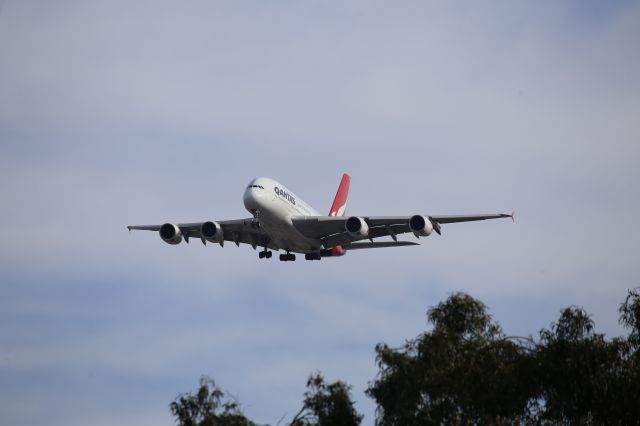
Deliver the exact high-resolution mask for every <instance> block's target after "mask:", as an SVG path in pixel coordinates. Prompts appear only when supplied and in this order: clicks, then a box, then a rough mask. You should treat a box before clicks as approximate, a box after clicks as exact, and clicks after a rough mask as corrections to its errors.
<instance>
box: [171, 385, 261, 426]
mask: <svg viewBox="0 0 640 426" xmlns="http://www.w3.org/2000/svg"><path fill="white" fill-rule="evenodd" d="M169 408H170V410H171V413H172V414H173V415H174V417H175V418H176V421H177V422H178V425H179V426H255V423H253V422H252V421H250V420H248V419H247V418H246V417H245V416H244V415H243V414H242V412H241V411H240V406H239V404H238V403H237V402H236V401H235V400H233V399H228V398H225V394H224V392H223V391H222V390H220V388H219V387H218V386H216V383H215V382H214V381H213V380H212V379H210V378H209V377H206V376H202V377H201V378H200V387H199V388H198V391H197V392H196V393H195V394H191V393H185V394H181V395H178V397H177V398H176V399H175V401H173V402H172V403H171V404H170V405H169Z"/></svg>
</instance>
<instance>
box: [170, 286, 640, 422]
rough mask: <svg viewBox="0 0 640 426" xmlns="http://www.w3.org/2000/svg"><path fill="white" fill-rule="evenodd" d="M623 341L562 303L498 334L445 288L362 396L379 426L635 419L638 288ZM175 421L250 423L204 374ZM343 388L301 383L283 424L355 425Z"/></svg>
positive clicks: (478, 306) (469, 300)
mask: <svg viewBox="0 0 640 426" xmlns="http://www.w3.org/2000/svg"><path fill="white" fill-rule="evenodd" d="M619 314H620V324H622V325H623V326H624V327H625V328H627V329H628V330H629V335H628V337H627V338H614V339H610V340H607V339H606V338H605V336H604V335H603V334H598V333H596V332H595V331H594V330H595V324H594V322H593V319H592V318H591V316H590V315H589V314H588V313H587V312H585V311H584V309H582V308H580V307H577V306H570V307H568V308H566V309H563V310H562V311H561V312H560V316H559V318H558V320H557V321H556V322H553V323H551V325H550V326H549V328H547V329H543V330H541V331H540V333H539V340H534V339H533V338H532V337H509V336H506V335H505V334H504V333H503V331H502V329H501V327H500V326H499V324H497V323H495V322H494V321H493V320H492V318H491V316H490V315H489V314H488V312H487V307H486V306H485V305H484V304H483V303H482V302H480V301H479V300H476V299H474V298H473V297H471V296H469V295H467V294H464V293H455V294H452V295H451V296H450V297H449V298H447V300H445V301H444V302H441V303H439V304H438V305H436V306H435V307H432V308H430V309H429V310H428V311H427V320H428V322H429V324H430V325H431V330H430V331H427V332H425V333H422V334H420V335H419V336H417V337H416V338H414V339H412V340H408V341H407V342H406V343H405V344H404V345H403V346H402V347H400V348H396V349H394V348H390V347H389V346H387V345H385V344H378V345H377V346H376V349H375V350H376V359H377V365H378V368H379V371H378V375H377V377H376V379H375V380H374V381H373V382H371V383H370V384H369V388H368V389H367V392H366V393H367V395H368V396H370V397H371V398H373V399H374V400H375V402H376V404H377V417H376V423H377V424H378V425H380V426H391V425H393V426H396V425H397V426H412V425H430V424H438V425H440V424H454V425H467V424H504V425H507V424H514V423H515V424H539V425H547V424H553V425H555V424H590V425H609V424H611V425H631V424H640V402H639V401H640V288H636V289H632V290H629V292H628V294H627V297H626V299H625V301H624V302H623V303H622V304H621V305H620V308H619ZM170 408H171V412H172V413H173V415H174V416H175V417H176V420H177V421H178V424H179V425H180V426H218V425H221V426H229V425H232V426H249V425H251V426H253V425H255V424H254V423H253V422H251V421H250V420H248V419H247V418H246V417H245V416H244V415H243V414H242V412H241V411H240V408H239V405H238V403H237V402H235V401H234V400H233V399H228V398H226V397H225V395H224V392H222V391H221V390H220V389H219V388H218V387H217V386H216V385H215V383H214V382H213V380H211V379H209V378H207V377H203V378H202V379H201V381H200V388H199V389H198V392H196V393H195V394H183V395H179V396H178V398H176V400H175V401H174V402H172V403H171V405H170ZM362 418H363V417H362V415H360V414H358V413H357V411H356V410H355V409H354V406H353V401H352V399H351V388H350V386H348V385H347V384H345V383H343V382H341V381H338V382H335V383H326V382H325V380H324V378H323V377H322V375H320V373H316V374H313V375H311V376H310V377H309V379H308V381H307V390H306V392H305V394H304V400H303V405H302V409H301V410H300V411H299V412H298V414H297V415H296V416H295V417H294V418H293V420H292V422H291V426H329V425H331V426H357V425H359V424H360V423H361V421H362Z"/></svg>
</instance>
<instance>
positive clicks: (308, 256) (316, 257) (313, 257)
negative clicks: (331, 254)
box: [304, 253, 322, 260]
mask: <svg viewBox="0 0 640 426" xmlns="http://www.w3.org/2000/svg"><path fill="white" fill-rule="evenodd" d="M304 258H305V259H306V260H320V259H322V257H321V256H320V253H307V254H305V255H304Z"/></svg>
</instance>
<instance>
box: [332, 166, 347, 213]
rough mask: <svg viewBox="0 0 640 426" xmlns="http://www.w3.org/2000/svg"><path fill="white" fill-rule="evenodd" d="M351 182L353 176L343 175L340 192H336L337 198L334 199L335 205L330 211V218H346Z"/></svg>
mask: <svg viewBox="0 0 640 426" xmlns="http://www.w3.org/2000/svg"><path fill="white" fill-rule="evenodd" d="M350 182H351V176H349V175H348V174H346V173H345V174H343V175H342V180H341V181H340V186H339V187H338V192H336V198H334V199H333V205H332V206H331V210H329V216H344V213H345V211H346V209H347V196H348V195H349V183H350Z"/></svg>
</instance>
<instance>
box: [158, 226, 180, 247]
mask: <svg viewBox="0 0 640 426" xmlns="http://www.w3.org/2000/svg"><path fill="white" fill-rule="evenodd" d="M160 238H162V241H164V242H165V243H167V244H173V245H176V244H180V243H181V242H182V232H180V228H178V227H177V226H176V225H174V224H173V223H165V224H164V225H162V226H161V227H160Z"/></svg>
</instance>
